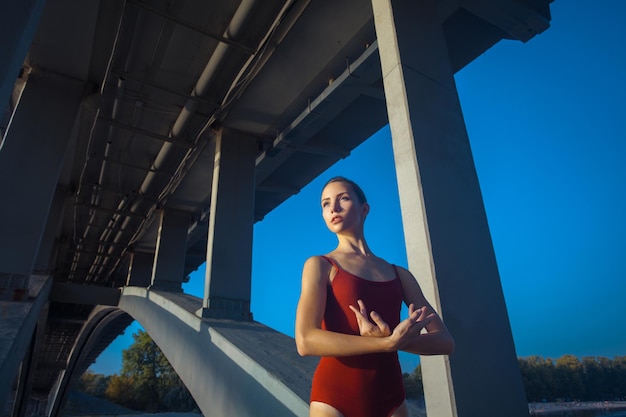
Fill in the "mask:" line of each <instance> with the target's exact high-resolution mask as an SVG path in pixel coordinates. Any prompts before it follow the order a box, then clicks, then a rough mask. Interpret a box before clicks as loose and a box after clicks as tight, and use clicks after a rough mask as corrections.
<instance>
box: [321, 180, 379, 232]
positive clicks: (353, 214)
mask: <svg viewBox="0 0 626 417" xmlns="http://www.w3.org/2000/svg"><path fill="white" fill-rule="evenodd" d="M321 204H322V217H323V218H324V222H325V223H326V226H327V227H328V229H329V230H330V231H331V232H334V233H340V232H342V231H345V230H352V229H354V228H355V227H362V225H363V222H364V221H365V216H366V215H367V212H368V211H369V206H368V204H367V203H361V202H359V200H358V198H357V196H356V193H355V192H354V190H353V189H352V187H351V186H350V185H349V184H346V183H344V182H341V181H336V182H331V183H330V184H328V185H327V186H326V187H324V189H323V190H322V201H321Z"/></svg>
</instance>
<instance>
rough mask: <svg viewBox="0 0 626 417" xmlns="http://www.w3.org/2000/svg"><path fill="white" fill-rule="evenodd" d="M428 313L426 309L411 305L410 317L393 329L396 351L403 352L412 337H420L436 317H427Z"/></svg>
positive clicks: (433, 315)
mask: <svg viewBox="0 0 626 417" xmlns="http://www.w3.org/2000/svg"><path fill="white" fill-rule="evenodd" d="M426 312H427V308H426V307H421V308H418V309H416V308H415V306H414V305H413V304H410V305H409V316H408V317H407V318H406V319H404V320H402V321H401V322H400V323H399V324H398V325H397V326H396V327H395V328H394V329H393V332H392V333H391V336H390V339H391V341H392V342H393V345H394V346H395V348H396V350H402V349H403V348H404V347H405V345H406V344H407V342H408V341H409V340H410V339H411V338H412V337H414V336H418V335H419V334H420V333H421V332H422V329H424V328H425V327H426V326H428V325H429V324H430V322H431V321H432V320H433V319H434V318H435V317H436V315H435V314H434V313H431V314H430V315H427V313H426Z"/></svg>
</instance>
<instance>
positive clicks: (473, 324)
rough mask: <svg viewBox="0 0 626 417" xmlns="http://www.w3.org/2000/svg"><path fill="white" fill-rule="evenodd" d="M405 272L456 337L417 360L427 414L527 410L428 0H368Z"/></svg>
mask: <svg viewBox="0 0 626 417" xmlns="http://www.w3.org/2000/svg"><path fill="white" fill-rule="evenodd" d="M372 5H373V10H374V19H375V25H376V33H377V38H378V48H379V52H380V59H381V64H382V73H383V81H384V87H385V96H386V100H387V108H388V114H389V124H390V127H391V134H392V141H393V150H394V158H395V164H396V171H397V178H398V189H399V193H400V204H401V210H402V220H403V224H404V235H405V239H406V247H407V256H408V262H409V268H410V269H411V271H412V272H413V273H414V274H415V275H416V277H417V279H418V281H419V283H420V286H421V287H422V289H423V290H424V293H425V295H426V297H427V298H428V300H429V301H430V302H431V303H432V304H433V306H434V307H435V309H437V310H438V311H439V312H440V313H441V314H442V316H443V319H444V321H445V322H446V325H447V326H448V328H449V329H450V331H451V333H452V335H453V336H454V339H455V341H456V351H455V353H454V354H453V355H452V356H450V357H449V358H448V357H447V356H433V357H422V372H423V378H424V391H425V396H426V407H427V414H428V415H429V416H436V417H453V416H461V417H472V416H482V417H489V416H494V417H496V416H507V417H514V416H528V404H527V402H526V398H525V394H524V388H523V385H522V381H521V376H520V372H519V369H518V366H517V357H516V354H515V346H514V344H513V338H512V334H511V329H510V325H509V320H508V314H507V311H506V306H505V301H504V296H503V293H502V288H501V284H500V278H499V273H498V268H497V265H496V259H495V254H494V250H493V245H492V242H491V237H490V233H489V228H488V224H487V218H486V214H485V210H484V207H483V202H482V196H481V192H480V187H479V184H478V178H477V175H476V172H475V167H474V163H473V158H472V153H471V149H470V146H469V140H468V136H467V132H466V129H465V123H464V121H463V115H462V112H461V107H460V103H459V100H458V96H457V92H456V86H455V82H454V77H453V71H452V68H451V66H450V62H449V58H448V52H447V46H446V41H445V37H444V34H443V30H442V27H441V25H440V22H438V20H437V14H436V8H437V1H435V0H421V1H417V2H416V1H412V0H395V1H393V2H392V1H391V0H372Z"/></svg>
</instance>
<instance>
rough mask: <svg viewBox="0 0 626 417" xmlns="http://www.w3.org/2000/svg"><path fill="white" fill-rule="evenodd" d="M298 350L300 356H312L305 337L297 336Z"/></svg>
mask: <svg viewBox="0 0 626 417" xmlns="http://www.w3.org/2000/svg"><path fill="white" fill-rule="evenodd" d="M296 350H297V351H298V355H300V356H311V352H310V351H309V348H308V346H307V343H306V337H304V335H301V334H296Z"/></svg>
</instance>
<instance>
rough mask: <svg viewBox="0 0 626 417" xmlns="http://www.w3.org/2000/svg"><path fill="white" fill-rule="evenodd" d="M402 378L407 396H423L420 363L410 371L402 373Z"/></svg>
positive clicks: (416, 397)
mask: <svg viewBox="0 0 626 417" xmlns="http://www.w3.org/2000/svg"><path fill="white" fill-rule="evenodd" d="M402 378H403V380H404V390H405V391H406V397H407V398H411V399H418V398H422V397H423V396H424V385H423V383H422V365H421V364H419V365H417V368H415V370H414V371H413V372H412V373H410V374H409V373H404V374H403V375H402Z"/></svg>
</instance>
